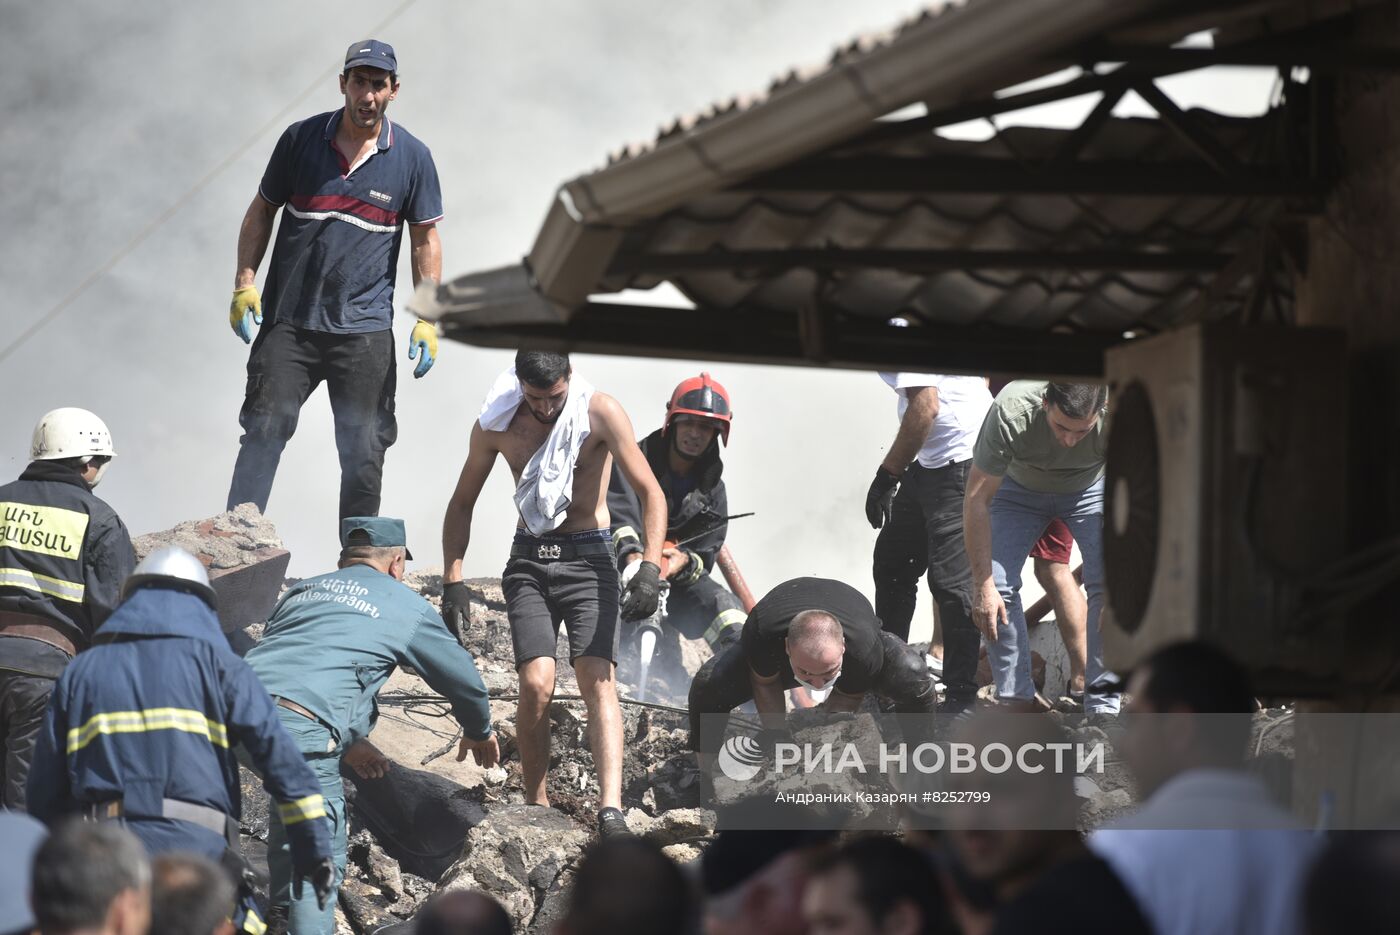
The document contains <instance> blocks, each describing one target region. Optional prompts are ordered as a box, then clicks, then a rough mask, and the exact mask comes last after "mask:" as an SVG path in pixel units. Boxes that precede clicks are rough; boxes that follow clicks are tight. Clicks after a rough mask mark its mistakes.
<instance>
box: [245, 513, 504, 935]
mask: <svg viewBox="0 0 1400 935" xmlns="http://www.w3.org/2000/svg"><path fill="white" fill-rule="evenodd" d="M340 539H341V545H342V547H343V548H342V550H341V553H340V566H339V570H337V571H333V572H331V573H330V574H326V575H321V576H319V577H316V578H309V579H307V580H305V581H301V582H298V583H297V584H295V585H293V586H292V587H290V588H288V589H287V591H286V593H285V594H283V595H282V600H281V601H280V602H279V603H278V605H277V608H276V610H274V611H273V613H272V619H270V620H269V621H268V623H267V629H266V631H265V632H264V634H263V638H262V641H261V642H260V643H259V644H258V645H257V646H255V647H254V648H253V649H251V650H249V651H248V655H247V661H248V664H249V665H251V666H252V667H253V670H254V671H255V672H257V674H258V677H259V678H261V679H262V682H263V685H264V686H265V687H266V688H267V690H268V692H269V693H270V694H271V695H272V697H273V699H274V700H275V701H276V702H277V706H278V712H277V713H278V716H279V718H280V719H281V721H282V724H283V725H284V726H285V727H286V728H287V730H288V731H289V732H290V733H291V735H292V737H293V739H294V740H295V741H296V742H297V746H298V748H299V749H300V750H301V753H302V756H304V757H305V758H306V761H307V763H308V764H309V765H310V766H311V769H312V771H313V772H315V774H316V777H317V778H318V779H319V780H320V781H321V791H322V795H323V796H324V797H325V808H326V817H327V820H329V821H330V823H331V838H332V849H333V850H334V852H335V863H336V879H335V882H336V886H339V885H340V881H341V880H342V879H343V878H344V876H345V832H346V828H345V826H346V817H345V794H344V790H343V788H342V786H341V779H340V760H341V757H342V755H344V754H345V752H346V750H347V748H349V747H351V746H352V745H353V744H354V743H356V742H357V741H359V740H360V739H361V738H362V737H363V735H364V734H366V733H368V728H369V727H372V726H373V713H372V712H373V711H374V696H375V695H376V694H377V693H378V691H379V689H380V688H381V687H383V685H384V683H385V682H386V681H388V679H389V676H391V675H392V674H393V673H394V669H395V667H397V666H398V665H400V664H404V665H408V666H411V667H412V668H413V670H414V671H416V672H418V673H419V674H420V675H422V676H423V678H424V680H425V681H427V683H428V684H429V685H430V686H431V687H432V689H433V690H434V691H436V692H438V693H439V694H441V695H443V696H444V697H446V698H447V700H448V702H449V703H450V704H451V706H452V715H453V717H454V718H455V719H456V720H457V723H458V724H460V725H461V726H462V743H461V746H460V747H459V748H458V751H457V759H458V760H463V759H466V756H467V753H468V752H471V753H472V754H473V756H474V757H475V759H476V761H477V763H479V764H481V765H483V766H494V765H495V764H496V761H497V760H498V759H499V757H500V750H499V748H498V746H497V743H496V736H495V734H494V733H493V732H492V730H491V709H490V706H489V704H488V700H487V695H486V686H485V685H483V684H482V681H481V676H480V674H479V673H478V672H477V670H476V664H475V663H474V662H473V661H472V657H471V655H470V654H469V653H468V652H467V651H466V650H465V649H463V648H462V646H461V644H459V643H458V642H457V640H456V638H455V637H454V636H453V635H452V634H451V633H450V632H448V629H447V626H446V625H445V624H444V623H443V622H442V617H441V616H439V615H438V612H437V611H436V610H435V609H434V608H433V606H432V605H431V604H429V603H428V602H427V601H425V600H424V599H423V598H422V597H421V596H419V595H418V594H417V593H415V592H414V591H413V590H412V589H411V588H409V587H407V586H406V585H404V584H403V583H402V579H403V574H404V563H405V561H407V560H408V559H411V558H412V555H411V554H410V553H409V551H408V548H407V547H406V538H405V535H404V525H403V520H399V519H390V518H388V517H382V516H351V517H347V518H346V519H344V520H341V524H340ZM268 867H269V869H270V871H271V874H272V904H273V912H274V913H279V912H286V913H287V914H288V916H289V918H288V922H289V930H290V931H292V932H295V933H296V935H318V933H323V935H333V933H334V932H335V914H334V913H335V905H334V900H332V901H331V902H330V903H329V904H328V905H327V907H326V908H325V909H320V908H318V907H317V904H316V900H315V898H314V896H313V894H311V893H310V891H309V887H308V888H306V889H305V890H304V891H303V892H301V893H296V892H293V890H292V886H291V876H292V867H291V863H290V852H289V851H288V848H287V838H286V834H285V832H284V830H283V828H282V825H281V823H280V822H278V821H274V822H273V823H272V826H271V828H270V829H269V835H268Z"/></svg>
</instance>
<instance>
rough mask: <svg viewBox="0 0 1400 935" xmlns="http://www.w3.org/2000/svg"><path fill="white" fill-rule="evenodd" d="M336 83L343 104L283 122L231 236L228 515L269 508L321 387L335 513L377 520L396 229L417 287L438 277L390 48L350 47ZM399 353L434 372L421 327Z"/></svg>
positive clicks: (429, 194)
mask: <svg viewBox="0 0 1400 935" xmlns="http://www.w3.org/2000/svg"><path fill="white" fill-rule="evenodd" d="M340 90H341V93H342V94H344V96H345V106H344V107H342V108H341V109H340V110H336V111H333V112H331V113H325V114H319V115H317V116H315V117H310V118H308V119H306V120H303V121H301V122H300V123H294V124H292V125H291V126H290V127H288V128H287V130H286V132H284V133H283V134H282V138H281V139H280V140H278V141H277V147H276V148H275V149H274V150H273V151H272V159H271V160H270V161H269V162H268V164H267V171H266V172H265V173H264V174H263V178H262V184H261V185H259V187H258V194H257V195H256V196H255V197H254V198H253V203H252V204H251V205H249V206H248V213H247V214H246V215H244V218H243V226H242V228H241V229H240V230H239V233H238V272H237V274H236V275H235V277H234V292H233V303H232V305H231V307H230V311H229V322H230V324H231V325H232V326H233V330H234V333H235V334H237V335H238V336H239V337H241V338H242V339H243V340H244V341H245V342H247V341H252V344H253V349H252V352H251V353H250V354H249V356H248V388H247V393H246V396H245V397H244V400H243V409H242V411H241V412H240V413H239V416H238V421H239V423H240V424H241V425H242V426H243V437H242V439H241V443H240V444H241V447H240V449H239V452H238V461H237V463H236V464H235V465H234V468H233V483H232V484H231V485H230V487H229V494H228V507H229V509H233V508H234V507H235V506H237V505H238V504H240V503H248V502H252V503H255V504H257V506H258V509H260V510H264V511H265V510H266V509H267V499H268V495H269V494H270V493H271V491H272V479H273V477H274V476H275V475H276V473H277V463H278V461H279V460H280V459H281V457H282V449H283V447H284V446H285V445H286V443H287V440H288V439H290V438H291V437H292V433H293V432H294V431H295V430H296V425H297V416H298V414H299V413H300V411H301V405H302V403H304V402H306V399H307V397H308V396H310V395H311V392H312V391H313V390H314V389H315V388H316V387H317V385H319V384H320V383H321V382H323V381H324V382H325V384H326V390H327V392H328V394H329V395H330V401H331V410H332V412H333V413H334V415H335V443H336V449H337V450H338V451H339V453H340V516H341V518H344V517H346V516H374V515H376V514H378V512H379V490H380V484H381V481H382V480H383V473H384V452H385V450H386V449H387V448H388V447H389V446H390V445H392V444H393V443H394V439H395V437H396V436H397V434H398V426H397V423H396V422H395V420H394V387H395V368H394V336H393V332H392V331H391V330H390V326H391V325H392V323H393V315H394V278H395V273H396V270H397V267H398V259H399V244H400V241H401V239H402V234H403V228H404V225H405V224H406V225H407V226H408V239H409V249H410V252H411V254H412V266H413V284H414V286H415V287H416V286H417V285H418V284H419V283H420V282H422V281H423V280H424V279H428V280H431V281H433V282H437V281H438V280H439V279H441V276H442V247H441V244H440V243H439V242H438V234H437V227H436V225H437V222H438V221H440V220H441V219H442V192H441V190H440V189H439V187H438V177H437V169H436V167H434V165H433V157H432V154H431V153H430V152H429V151H428V147H426V146H424V145H423V144H422V143H421V142H419V141H418V140H417V139H416V138H414V137H413V136H410V135H409V133H408V132H407V131H406V130H404V128H403V127H400V126H396V125H394V124H393V123H391V122H390V121H389V118H388V117H387V116H386V115H385V111H386V110H387V109H388V107H389V102H390V101H392V100H394V98H396V97H397V96H398V93H399V80H398V61H397V60H396V59H395V57H394V50H393V48H392V47H390V46H389V45H387V44H385V43H383V42H379V41H376V40H374V39H367V40H365V41H364V42H357V43H355V44H354V45H352V46H350V48H349V50H348V51H347V52H346V55H345V69H344V72H343V74H341V76H340ZM278 208H284V209H285V210H283V212H282V223H281V225H280V226H279V227H278V230H277V243H276V245H275V246H274V247H273V250H272V263H271V265H270V266H269V268H268V271H267V279H266V281H265V283H264V284H263V293H262V295H261V296H259V294H258V289H257V286H256V285H255V278H256V275H257V269H258V265H259V264H260V263H261V262H262V258H263V254H264V253H266V251H267V243H268V240H269V239H270V238H271V234H272V223H273V219H274V217H275V216H276V214H277V209H278ZM264 301H265V302H266V306H267V312H268V315H267V320H266V322H265V323H264V320H263V318H264V316H263V304H264ZM255 323H256V324H257V325H259V326H260V327H259V328H258V331H257V337H256V339H254V338H253V334H252V332H253V325H254V324H255ZM408 356H409V359H410V360H414V359H416V360H418V366H417V368H416V369H415V370H414V371H413V375H414V376H415V377H421V376H423V374H425V373H427V372H428V369H429V368H430V367H432V365H433V360H434V358H436V356H437V332H436V331H435V329H434V328H433V326H432V325H430V324H429V323H427V322H425V321H419V322H418V323H417V324H416V325H415V326H414V328H413V335H412V337H411V338H410V340H409V351H408Z"/></svg>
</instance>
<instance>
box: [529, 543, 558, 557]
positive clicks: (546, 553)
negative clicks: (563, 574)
mask: <svg viewBox="0 0 1400 935" xmlns="http://www.w3.org/2000/svg"><path fill="white" fill-rule="evenodd" d="M563 555H564V550H563V549H561V548H560V547H559V546H558V545H542V546H538V547H537V548H536V549H535V557H536V558H562V557H563Z"/></svg>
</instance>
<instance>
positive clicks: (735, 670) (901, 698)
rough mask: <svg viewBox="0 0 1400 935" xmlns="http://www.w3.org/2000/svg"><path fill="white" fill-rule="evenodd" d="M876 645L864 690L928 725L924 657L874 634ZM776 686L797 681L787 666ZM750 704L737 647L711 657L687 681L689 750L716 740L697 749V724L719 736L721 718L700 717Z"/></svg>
mask: <svg viewBox="0 0 1400 935" xmlns="http://www.w3.org/2000/svg"><path fill="white" fill-rule="evenodd" d="M880 647H881V649H882V650H883V651H884V660H883V662H882V663H881V666H880V674H879V675H877V676H876V677H875V682H874V684H872V685H871V686H870V690H871V691H872V692H874V693H875V695H876V696H877V697H879V698H881V699H883V700H885V701H889V702H892V703H893V704H894V711H895V713H896V714H919V715H925V714H926V715H928V716H929V720H930V725H931V723H932V718H933V715H934V712H935V711H937V710H938V693H937V691H936V690H935V689H934V687H933V677H932V676H930V675H929V671H928V666H927V665H926V664H925V663H924V657H923V656H922V655H920V654H919V653H918V652H916V651H914V650H913V649H910V648H909V645H908V644H907V643H905V642H904V641H903V640H901V639H899V638H898V637H896V636H894V634H892V633H881V634H880ZM778 683H779V684H780V685H782V687H783V689H784V690H788V689H793V688H796V687H797V677H796V676H794V675H793V674H792V668H791V667H790V666H784V667H783V668H782V670H781V671H780V672H779V673H778ZM752 700H753V683H751V682H750V681H749V661H748V658H747V657H745V655H744V647H743V644H742V643H735V644H733V645H731V646H729V647H728V648H726V649H724V650H722V651H721V652H720V653H719V654H717V655H715V656H711V657H710V659H709V660H708V661H706V663H705V664H704V665H703V666H701V667H700V671H699V672H697V673H695V679H694V680H693V681H692V682H691V683H690V744H691V749H693V750H702V749H704V750H714V749H717V748H718V746H719V741H718V740H717V739H716V740H715V742H714V743H706V744H705V745H704V746H702V745H701V725H702V723H703V724H704V730H706V731H714V732H715V733H714V737H715V738H718V737H720V736H722V734H723V724H722V719H721V718H715V717H705V718H702V715H717V714H727V713H728V712H730V711H733V710H734V709H735V708H737V707H738V706H739V705H741V704H743V703H744V702H746V701H752Z"/></svg>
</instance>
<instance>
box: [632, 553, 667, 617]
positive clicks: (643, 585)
mask: <svg viewBox="0 0 1400 935" xmlns="http://www.w3.org/2000/svg"><path fill="white" fill-rule="evenodd" d="M660 599H661V569H660V567H658V566H657V565H656V564H655V563H654V562H646V561H644V562H642V563H640V564H639V565H638V566H637V573H636V574H635V575H633V576H632V580H631V581H629V582H627V590H626V591H624V592H623V593H622V619H623V620H640V619H642V618H643V617H650V616H651V615H652V614H654V613H656V604H657V602H658V601H659V600H660Z"/></svg>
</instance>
